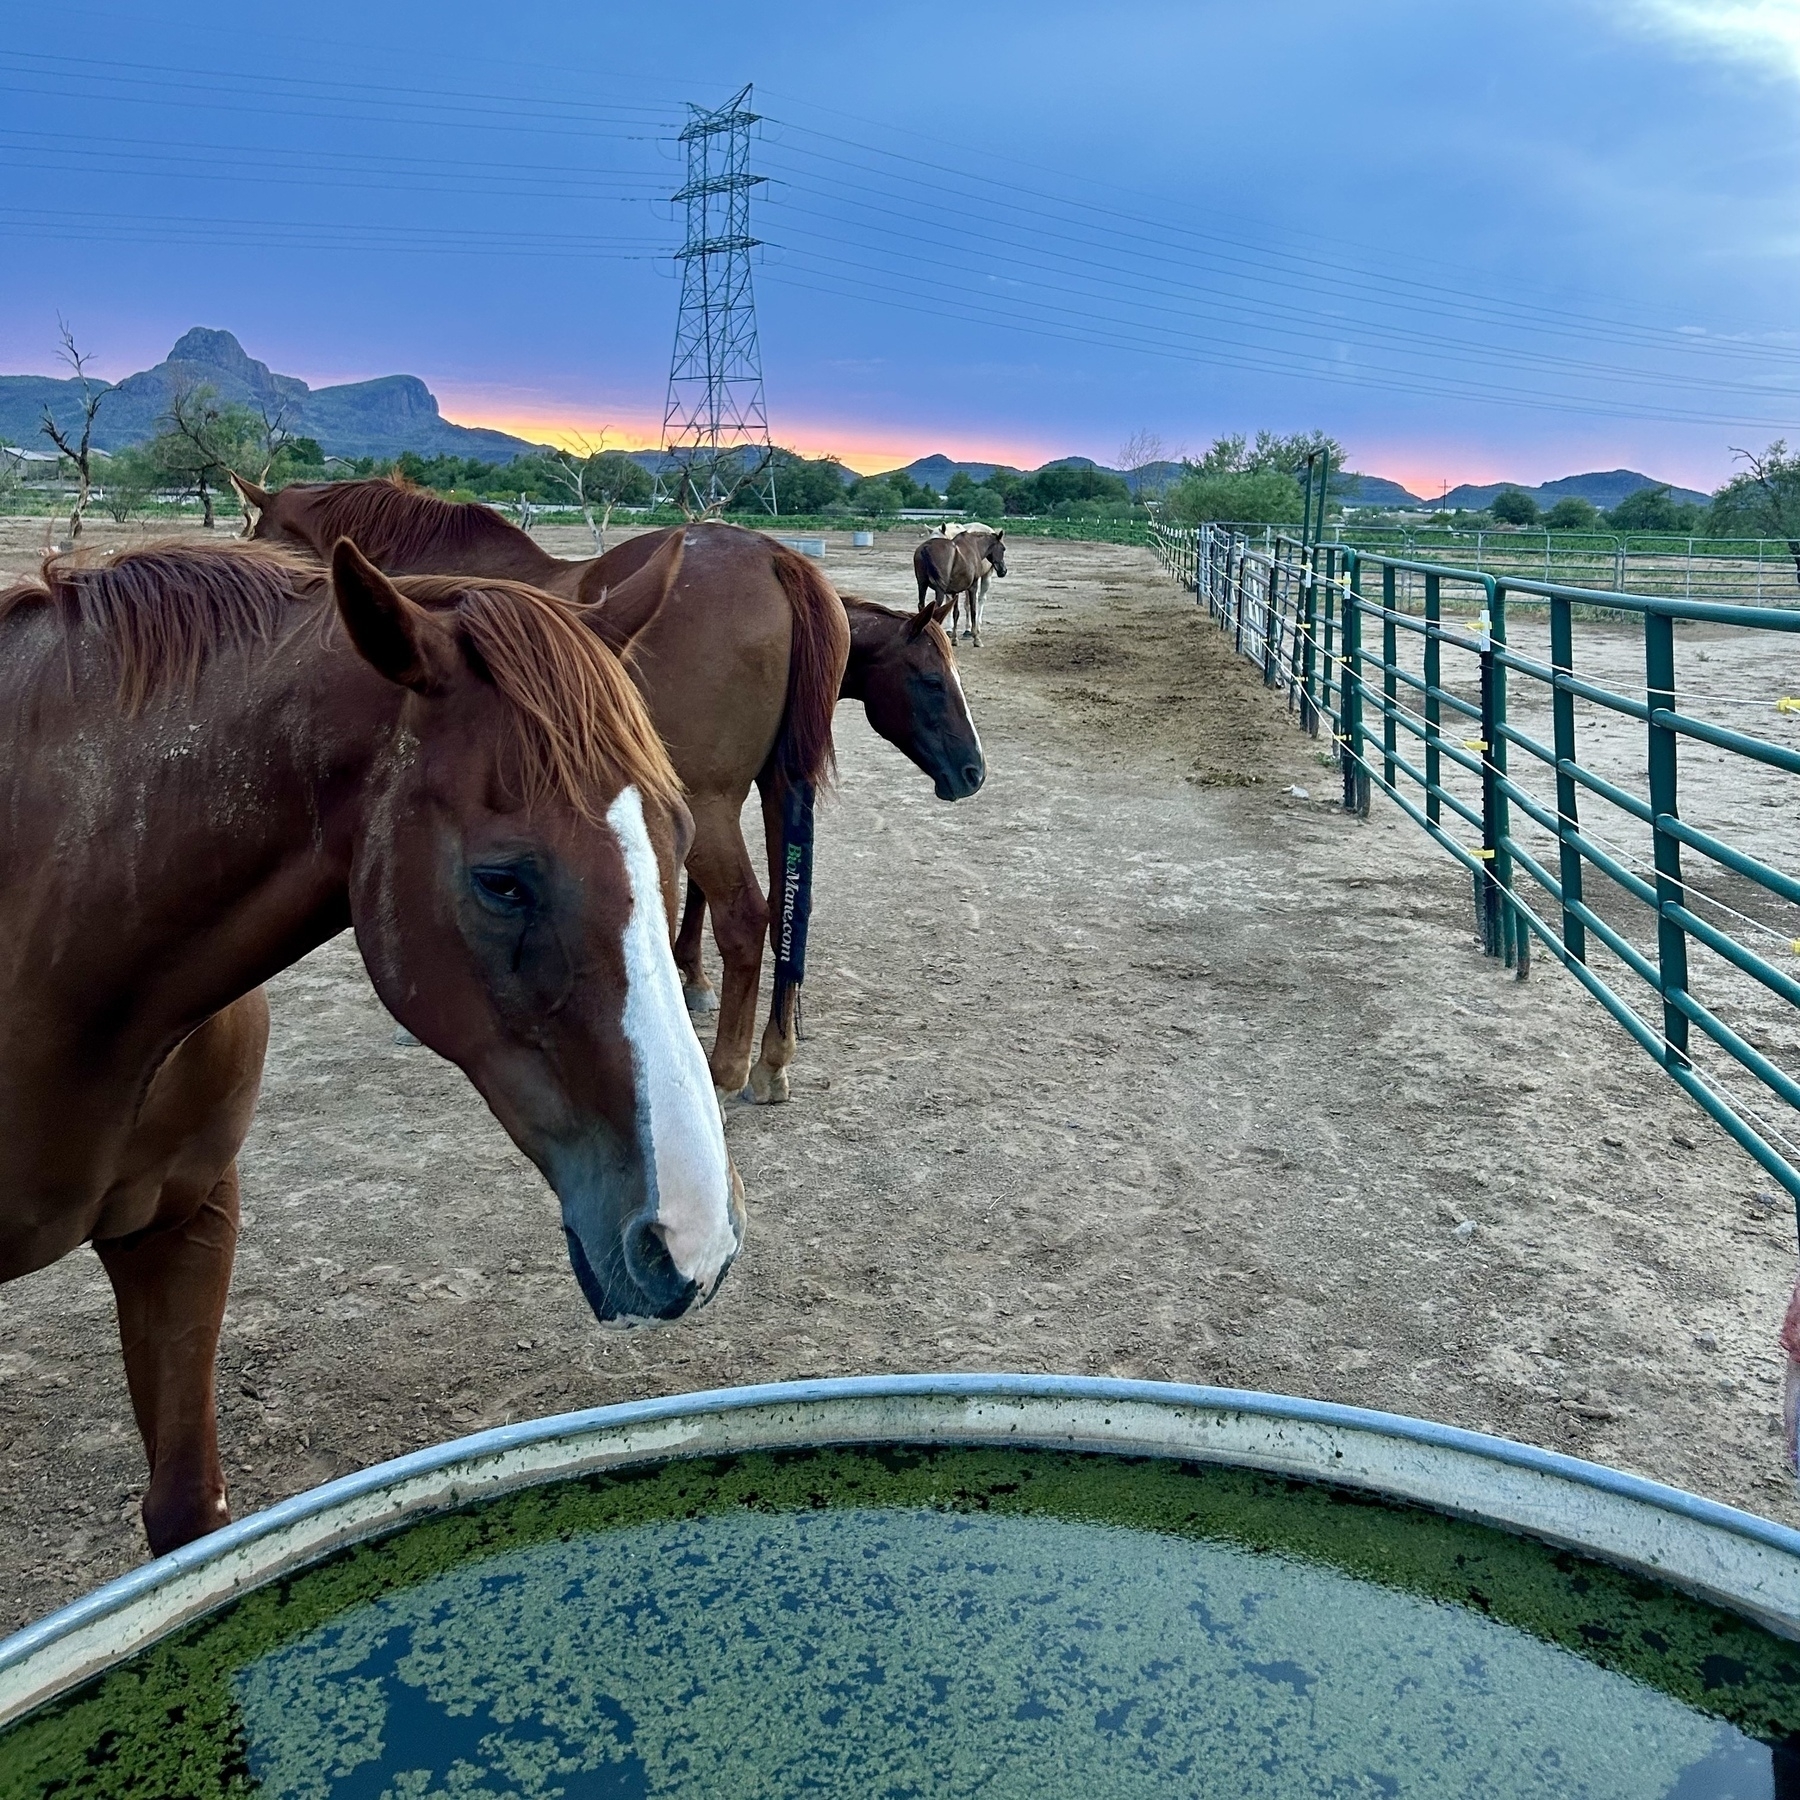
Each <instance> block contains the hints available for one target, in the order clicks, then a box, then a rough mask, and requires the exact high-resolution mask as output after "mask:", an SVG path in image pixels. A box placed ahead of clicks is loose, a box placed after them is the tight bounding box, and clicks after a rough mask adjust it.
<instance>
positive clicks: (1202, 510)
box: [1163, 465, 1306, 525]
mask: <svg viewBox="0 0 1800 1800" xmlns="http://www.w3.org/2000/svg"><path fill="white" fill-rule="evenodd" d="M1163 510H1164V511H1165V513H1166V514H1167V515H1168V516H1169V517H1170V518H1171V519H1173V520H1175V522H1176V523H1177V524H1181V525H1204V524H1207V523H1209V522H1213V521H1220V522H1223V521H1230V522H1232V523H1234V524H1241V525H1297V524H1299V522H1300V521H1301V519H1302V518H1304V517H1305V512H1306V502H1305V498H1304V496H1303V495H1302V494H1301V492H1300V484H1299V482H1297V481H1296V480H1295V479H1294V478H1293V476H1292V475H1289V474H1287V473H1286V472H1285V471H1283V470H1281V469H1222V470H1212V471H1207V470H1205V469H1203V468H1200V467H1195V466H1193V465H1190V466H1189V468H1188V472H1187V473H1186V474H1185V475H1183V476H1182V478H1181V479H1180V480H1179V481H1178V482H1176V483H1175V485H1174V486H1173V487H1172V488H1170V489H1169V491H1168V493H1167V494H1166V495H1164V497H1163Z"/></svg>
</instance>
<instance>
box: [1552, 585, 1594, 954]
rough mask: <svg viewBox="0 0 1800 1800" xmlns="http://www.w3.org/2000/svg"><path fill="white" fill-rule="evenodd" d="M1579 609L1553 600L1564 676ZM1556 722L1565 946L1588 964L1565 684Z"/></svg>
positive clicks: (1559, 669)
mask: <svg viewBox="0 0 1800 1800" xmlns="http://www.w3.org/2000/svg"><path fill="white" fill-rule="evenodd" d="M1573 618H1574V608H1573V607H1572V606H1570V604H1569V602H1568V601H1567V600H1564V599H1562V598H1560V597H1559V596H1552V598H1551V601H1550V665H1551V667H1552V668H1553V669H1555V671H1556V673H1557V674H1558V676H1563V675H1568V674H1571V673H1572V672H1573V671H1574V667H1575V630H1574V625H1573ZM1550 707H1551V715H1552V718H1551V723H1552V728H1553V731H1554V736H1553V738H1552V741H1551V748H1552V749H1554V750H1555V752H1556V835H1557V839H1558V849H1557V872H1558V874H1559V875H1560V877H1561V879H1562V891H1563V915H1562V933H1563V948H1564V949H1565V950H1567V951H1568V953H1569V955H1570V956H1571V957H1572V958H1573V959H1574V960H1575V961H1576V962H1579V963H1585V962H1586V961H1587V926H1586V925H1584V924H1583V923H1582V922H1581V920H1580V919H1578V918H1577V917H1576V916H1575V914H1574V913H1573V912H1571V911H1570V910H1569V905H1570V902H1571V901H1576V902H1579V901H1580V899H1581V897H1582V895H1581V851H1580V848H1579V847H1578V846H1577V845H1576V844H1574V843H1573V842H1572V841H1571V840H1572V839H1573V838H1574V836H1575V833H1576V832H1577V831H1578V830H1579V829H1580V827H1581V815H1580V813H1579V811H1578V810H1577V796H1576V790H1575V777H1574V775H1573V774H1572V773H1570V771H1572V770H1573V768H1574V767H1575V761H1576V757H1575V696H1574V695H1573V694H1572V693H1570V692H1569V690H1568V689H1567V688H1566V687H1564V686H1563V685H1562V683H1561V681H1560V680H1559V681H1558V682H1557V684H1556V687H1555V689H1554V691H1553V692H1552V694H1551V697H1550Z"/></svg>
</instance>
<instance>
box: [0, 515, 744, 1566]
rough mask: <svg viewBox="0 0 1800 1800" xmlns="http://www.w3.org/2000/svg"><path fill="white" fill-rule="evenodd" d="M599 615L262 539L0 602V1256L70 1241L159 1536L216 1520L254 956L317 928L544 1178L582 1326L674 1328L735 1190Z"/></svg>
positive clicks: (127, 561)
mask: <svg viewBox="0 0 1800 1800" xmlns="http://www.w3.org/2000/svg"><path fill="white" fill-rule="evenodd" d="M679 559H680V549H679V545H678V544H672V545H670V546H668V547H667V548H666V549H665V551H664V553H663V554H662V555H660V556H657V557H653V558H652V559H650V561H649V562H648V563H647V564H646V566H645V567H644V568H643V570H642V571H641V573H640V574H639V576H638V577H637V579H636V580H635V581H632V582H627V583H624V584H621V585H619V586H617V587H616V588H615V589H614V591H613V593H612V594H611V595H609V597H608V600H607V604H606V606H605V608H604V609H603V610H602V611H601V612H600V613H597V614H595V613H583V612H581V611H578V610H577V609H575V608H573V607H570V606H567V605H565V604H563V603H561V602H559V601H556V600H553V599H551V598H549V597H548V596H546V595H543V594H539V593H536V592H534V591H533V590H531V589H528V588H525V587H521V586H518V585H516V584H512V583H508V582H503V581H496V580H482V579H476V580H469V579H466V578H442V577H439V578H432V579H428V580H421V581H410V582H406V581H402V582H392V581H389V580H388V579H387V578H386V577H384V576H382V575H381V574H379V573H378V572H377V571H376V570H375V569H374V568H373V567H372V566H371V565H370V564H368V563H367V562H365V561H364V560H363V559H362V557H361V556H359V555H358V554H357V552H356V551H355V549H354V548H353V547H352V546H350V545H349V544H340V545H339V546H338V547H337V551H336V554H335V555H334V557H333V559H332V565H331V579H330V583H329V585H327V583H326V581H325V579H324V577H323V575H322V573H321V572H320V571H319V570H317V569H315V568H312V567H310V566H308V565H305V564H303V563H302V562H300V561H299V560H298V559H295V558H293V557H291V556H289V555H287V554H285V553H283V552H280V551H273V550H270V549H268V548H266V547H263V546H246V545H221V546H217V547H215V548H213V549H211V550H199V549H194V548H185V547H182V546H179V545H160V546H153V547H151V548H149V549H145V550H141V551H133V552H128V553H126V554H124V555H121V556H119V557H118V558H117V559H115V560H114V561H113V562H111V563H110V564H96V563H85V562H82V561H80V560H76V559H69V558H64V559H60V560H52V561H50V562H49V563H47V564H46V566H45V570H44V574H43V578H42V580H41V581H38V582H27V583H24V584H21V585H19V586H17V587H14V588H12V589H10V590H9V591H7V592H6V593H5V594H4V595H0V1279H11V1278H14V1277H17V1276H20V1275H24V1274H26V1273H28V1272H29V1271H31V1270H33V1269H38V1268H42V1267H44V1266H45V1265H46V1264H48V1263H51V1262H53V1261H55V1260H56V1259H57V1258H59V1257H61V1256H64V1255H66V1254H68V1252H69V1251H71V1250H73V1249H74V1248H75V1247H76V1246H77V1245H79V1244H81V1243H83V1242H91V1243H92V1244H93V1245H94V1247H95V1249H96V1250H97V1251H98V1252H99V1255H100V1259H101V1262H102V1263H103V1265H104V1266H105V1269H106V1272H107V1274H108V1276H109V1277H110V1278H111V1281H112V1284H113V1291H114V1294H115V1297H116V1301H117V1305H118V1315H119V1330H120V1336H121V1338H122V1340H123V1345H124V1352H125V1366H126V1372H127V1375H128V1378H129V1383H130V1389H131V1399H132V1406H133V1409H134V1410H135V1412H136V1414H137V1420H138V1426H139V1429H140V1431H141V1432H142V1435H143V1440H144V1447H145V1450H146V1453H147V1455H148V1457H149V1462H150V1483H149V1487H148V1490H147V1492H146V1494H145V1497H144V1523H145V1528H146V1530H147V1532H148V1535H149V1539H150V1544H151V1547H152V1549H153V1550H156V1551H158V1552H161V1551H165V1550H169V1549H171V1548H173V1547H174V1546H175V1545H177V1544H181V1543H184V1542H186V1541H187V1540H188V1539H190V1538H193V1537H196V1536H198V1535H199V1534H201V1533H202V1532H206V1531H210V1530H212V1529H214V1528H215V1527H216V1526H218V1525H220V1524H222V1523H223V1522H224V1521H225V1519H226V1518H227V1516H228V1514H227V1510H226V1499H225V1482H224V1477H223V1474H222V1473H221V1470H220V1467H219V1456H218V1444H217V1432H216V1425H215V1417H214V1401H213V1361H214V1356H215V1352H216V1348H217V1343H218V1335H219V1326H220V1320H221V1318H222V1315H223V1312H224V1306H225V1293H226V1287H227V1284H228V1282H229V1279H230V1274H231V1264H232V1256H233V1251H234V1248H235V1243H236V1237H237V1218H238V1178H237V1167H236V1159H237V1154H238V1150H239V1147H240V1146H241V1144H242V1143H243V1140H244V1134H245V1132H246V1131H247V1130H248V1128H249V1124H250V1118H251V1114H252V1112H253V1111H254V1109H255V1105H256V1095H257V1088H258V1084H259V1082H260V1079H261V1070H262V1059H263V1049H264V1045H265V1042H266V1038H267V1033H268V1009H267V1006H266V1004H265V1001H264V999H263V994H262V989H261V985H260V984H261V983H262V982H264V981H266V980H267V979H268V978H269V977H270V976H271V975H273V974H275V973H276V972H277V971H278V970H281V969H283V968H286V967H287V966H288V965H289V964H290V963H292V962H293V961H295V959H296V958H298V957H301V956H303V955H305V954H306V952H307V951H309V950H311V949H312V948H313V947H314V946H316V945H318V944H322V943H324V942H325V940H326V939H327V938H330V937H332V936H333V935H335V934H336V933H337V932H339V931H341V930H342V929H343V928H344V927H345V926H346V925H348V926H351V927H352V928H353V929H354V930H355V932H356V938H357V944H358V947H359V948H360V949H361V951H362V954H363V959H364V961H365V963H366V964H367V966H368V970H369V974H370V977H371V979H372V980H373V982H374V984H375V988H376V991H377V992H378V993H379V994H380V995H381V998H382V1000H383V1001H384V1002H385V1003H386V1005H387V1006H388V1007H389V1008H390V1010H391V1011H392V1012H393V1013H394V1014H395V1015H396V1017H398V1018H399V1019H400V1020H402V1021H403V1022H404V1023H405V1024H406V1025H407V1026H408V1027H409V1028H410V1029H411V1030H412V1031H414V1032H415V1033H416V1034H417V1035H418V1036H419V1037H420V1038H421V1039H422V1040H423V1041H424V1042H425V1043H427V1044H429V1045H430V1046H431V1047H432V1048H433V1049H435V1050H437V1051H438V1052H439V1053H440V1054H441V1055H443V1056H446V1057H448V1058H449V1059H451V1060H452V1061H454V1062H455V1063H457V1064H458V1065H459V1066H460V1067H461V1068H462V1069H463V1071H464V1072H465V1073H466V1074H467V1075H468V1076H469V1078H470V1080H471V1081H473V1082H474V1084H475V1086H476V1087H477V1088H478V1089H479V1090H480V1092H481V1094H482V1096H483V1097H484V1098H485V1099H486V1101H487V1103H488V1105H489V1106H490V1107H491V1108H492V1109H493V1112H494V1114H495V1116H496V1117H497V1118H498V1119H499V1120H500V1122H501V1124H502V1125H503V1126H504V1127H505V1128H506V1130H507V1132H508V1133H509V1134H510V1135H511V1137H512V1138H513V1141H514V1142H515V1143H517V1144H518V1146H519V1147H520V1149H521V1150H523V1151H524V1152H525V1154H526V1155H527V1156H529V1157H530V1158H531V1159H532V1161H533V1162H535V1163H536V1164H537V1166H538V1167H539V1168H540V1169H541V1170H542V1171H543V1173H544V1175H545V1177H546V1178H547V1180H548V1181H549V1183H550V1185H551V1187H552V1188H553V1189H554V1190H555V1191H556V1194H557V1196H558V1198H559V1200H560V1202H561V1207H562V1221H563V1229H564V1232H565V1233H566V1236H567V1240H568V1249H569V1256H570V1260H571V1262H572V1263H573V1265H574V1269H575V1273H576V1276H577V1278H578V1280H579V1281H580V1284H581V1287H582V1290H583V1292H584V1293H585V1295H586V1296H587V1299H588V1302H589V1304H590V1305H591V1306H592V1308H593V1310H594V1311H595V1313H596V1314H598V1315H599V1316H600V1317H602V1318H608V1317H614V1316H626V1315H632V1316H643V1315H656V1316H659V1317H672V1316H674V1315H675V1314H678V1313H680V1312H682V1311H684V1310H685V1309H686V1308H687V1307H688V1306H690V1305H691V1304H692V1303H693V1302H694V1301H695V1300H696V1299H704V1298H706V1297H707V1296H708V1295H709V1294H710V1293H711V1292H712V1290H713V1289H714V1288H716V1286H717V1285H718V1282H719V1281H720V1279H721V1278H722V1277H723V1275H724V1272H725V1270H726V1268H727V1266H728V1265H729V1264H730V1262H731V1259H732V1257H733V1256H734V1255H735V1253H736V1251H737V1248H738V1244H739V1242H740V1238H741V1230H742V1216H743V1215H742V1206H741V1194H742V1190H741V1188H740V1186H739V1184H738V1180H737V1176H736V1173H735V1172H734V1171H733V1169H732V1167H731V1164H730V1160H729V1158H728V1157H727V1155H726V1150H725V1142H724V1136H723V1132H722V1130H721V1125H720V1119H719V1113H718V1107H717V1104H716V1102H715V1100H714V1097H713V1094H712V1090H711V1085H710V1083H709V1082H708V1080H707V1074H706V1066H705V1063H704V1060H703V1059H702V1057H701V1056H700V1053H699V1048H698V1046H697V1044H696V1042H695V1040H694V1035H693V1031H692V1028H691V1026H690V1025H689V1023H688V1019H687V1014H686V1011H685V1009H684V1008H683V1006H682V1004H681V989H680V981H679V978H678V976H677V974H676V971H675V966H674V961H673V958H672V957H671V956H670V953H669V939H668V930H669V922H670V918H671V916H672V913H673V908H674V900H675V884H676V880H677V877H678V874H679V870H680V867H681V861H682V858H683V856H684V855H685V853H686V850H687V840H688V835H689V831H690V823H689V820H688V817H687V813H686V810H685V808H684V807H683V805H682V802H681V799H680V797H679V791H678V786H677V782H676V778H675V774H674V771H673V770H672V769H671V768H670V766H669V763H668V759H667V757H666V756H665V754H664V752H663V749H662V747H661V745H660V744H659V743H658V742H657V739H656V736H655V733H654V731H653V730H652V728H651V725H650V721H649V719H648V717H647V716H646V714H645V712H644V708H643V706H642V703H641V702H640V700H639V698H638V696H637V693H636V691H635V690H634V689H633V687H632V685H631V683H630V681H629V680H628V679H627V678H626V675H625V672H624V669H623V667H622V665H621V663H620V661H619V656H618V653H619V652H622V651H624V650H625V649H626V648H627V647H628V646H629V644H630V642H631V640H632V638H633V637H634V635H635V634H637V633H638V632H639V631H641V630H642V629H643V628H644V627H645V626H646V625H647V624H648V623H649V622H651V621H652V620H653V619H654V617H655V615H656V613H657V611H658V609H659V608H660V607H661V605H662V604H663V602H664V600H665V598H666V596H667V594H668V591H669V588H670V585H671V583H672V581H673V579H674V577H675V575H676V573H677V570H678V567H679Z"/></svg>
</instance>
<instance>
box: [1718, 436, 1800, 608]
mask: <svg viewBox="0 0 1800 1800" xmlns="http://www.w3.org/2000/svg"><path fill="white" fill-rule="evenodd" d="M1731 454H1732V455H1733V456H1735V457H1737V458H1738V460H1739V461H1740V462H1742V463H1743V464H1744V465H1745V468H1744V471H1743V473H1742V474H1741V475H1734V476H1732V478H1731V479H1730V480H1729V481H1728V482H1726V484H1725V485H1724V486H1723V487H1722V488H1720V489H1719V491H1718V492H1717V493H1716V494H1714V495H1713V499H1712V506H1711V508H1710V509H1709V510H1708V512H1707V515H1706V530H1707V535H1708V536H1710V537H1769V538H1780V539H1781V540H1782V542H1783V543H1785V544H1786V545H1787V547H1788V555H1790V556H1791V557H1792V558H1793V559H1794V579H1795V581H1796V582H1800V455H1794V456H1790V455H1788V447H1787V440H1786V439H1785V438H1777V439H1776V440H1775V442H1774V443H1772V444H1771V445H1770V446H1769V447H1768V449H1766V450H1764V451H1761V452H1757V451H1753V450H1735V449H1734V450H1733V451H1732V453H1731Z"/></svg>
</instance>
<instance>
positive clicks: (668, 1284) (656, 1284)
mask: <svg viewBox="0 0 1800 1800" xmlns="http://www.w3.org/2000/svg"><path fill="white" fill-rule="evenodd" d="M625 1265H626V1267H627V1268H628V1269H629V1270H630V1272H631V1278H632V1280H633V1281H634V1282H635V1283H636V1284H637V1287H638V1290H639V1292H640V1293H642V1294H643V1296H644V1298H645V1300H647V1301H648V1302H649V1311H650V1312H652V1313H653V1314H654V1315H655V1316H656V1317H657V1318H660V1319H672V1318H674V1317H675V1316H676V1314H678V1313H681V1312H685V1311H686V1310H687V1306H688V1303H689V1301H690V1300H692V1298H693V1295H694V1284H693V1283H692V1282H691V1281H689V1280H688V1279H687V1277H686V1276H685V1275H683V1274H682V1273H681V1271H680V1270H679V1269H678V1268H676V1266H675V1259H674V1258H673V1257H672V1256H671V1255H670V1254H669V1243H668V1238H667V1236H666V1234H665V1233H664V1231H663V1228H662V1225H661V1224H660V1223H659V1222H658V1221H657V1220H655V1219H639V1220H637V1221H636V1222H635V1223H634V1224H633V1225H631V1226H630V1228H629V1229H628V1230H627V1231H626V1233H625Z"/></svg>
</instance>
